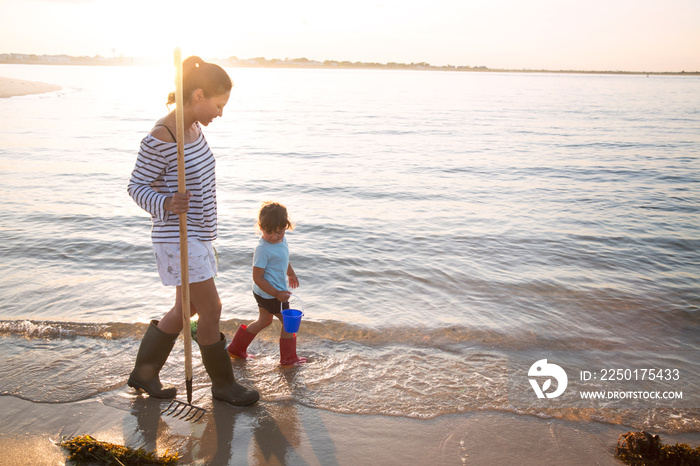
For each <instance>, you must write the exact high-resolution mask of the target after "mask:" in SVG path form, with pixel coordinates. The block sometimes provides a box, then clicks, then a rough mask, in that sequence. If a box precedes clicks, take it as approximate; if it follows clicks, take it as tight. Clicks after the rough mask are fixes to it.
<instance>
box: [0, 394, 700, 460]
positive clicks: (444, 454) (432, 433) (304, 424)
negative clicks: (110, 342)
mask: <svg viewBox="0 0 700 466" xmlns="http://www.w3.org/2000/svg"><path fill="white" fill-rule="evenodd" d="M166 406H167V402H165V401H159V400H156V399H152V398H148V397H143V396H141V395H138V394H136V393H135V392H134V391H132V390H131V389H129V388H128V387H123V388H119V389H117V390H114V391H111V392H106V393H103V394H102V395H100V396H99V397H95V398H91V399H88V400H83V401H80V402H74V403H64V404H42V403H32V402H29V401H24V400H21V399H18V398H15V397H11V396H4V397H0V413H2V414H0V425H2V428H0V452H1V454H0V464H8V465H9V464H12V465H30V464H31V465H56V464H65V460H66V456H67V454H66V453H65V451H64V450H63V449H61V448H60V447H58V446H56V445H55V444H54V443H53V441H56V440H60V439H61V438H62V437H64V436H65V437H68V438H71V437H74V436H79V435H85V434H88V435H91V436H92V437H94V438H96V439H98V440H102V441H107V442H112V443H118V444H122V445H127V446H130V447H133V448H139V447H142V448H144V449H146V450H148V451H155V450H157V451H158V452H159V453H160V454H163V453H164V452H165V451H166V450H169V452H170V453H173V452H177V453H178V454H179V455H181V460H180V464H212V465H227V464H231V465H238V464H292V465H293V464H309V465H324V466H327V465H333V464H338V465H345V464H347V465H350V464H377V465H393V464H396V465H399V464H415V465H429V464H455V465H456V464H475V465H488V464H522V465H529V464H532V465H535V464H537V465H542V464H552V465H554V464H557V465H616V464H617V465H619V464H623V463H622V462H621V461H619V460H617V459H615V458H614V456H613V454H614V449H615V445H616V442H617V438H618V436H619V435H620V434H622V433H625V432H627V431H629V430H630V429H629V428H626V427H625V426H620V425H612V424H602V423H591V422H588V423H580V422H573V421H563V420H557V419H541V418H536V417H529V416H518V415H514V414H509V413H499V412H472V413H465V414H455V415H445V416H440V417H438V418H436V419H430V420H416V419H409V418H402V417H390V416H370V415H367V416H365V415H347V414H338V413H332V412H329V411H325V410H320V409H315V408H311V407H306V406H302V405H299V404H296V403H291V402H261V403H259V404H258V405H256V406H254V407H250V408H236V407H232V406H229V405H228V404H226V403H221V402H217V401H215V402H214V403H213V407H212V408H211V409H210V410H209V411H208V412H207V413H206V415H205V416H204V417H203V418H202V420H201V421H199V422H197V423H191V422H185V421H182V420H178V419H174V418H171V417H168V416H163V415H161V414H160V411H161V409H163V408H165V407H166ZM699 436H700V434H697V433H694V434H687V435H679V436H674V437H671V436H664V435H662V436H661V439H662V441H664V442H666V443H675V442H676V441H681V442H690V443H692V442H697V441H698V437H699Z"/></svg>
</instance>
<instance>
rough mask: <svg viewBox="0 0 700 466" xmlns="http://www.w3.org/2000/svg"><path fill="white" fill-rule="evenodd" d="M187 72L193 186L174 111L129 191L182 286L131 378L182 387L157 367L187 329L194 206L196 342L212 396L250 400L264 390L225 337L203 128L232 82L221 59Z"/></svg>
mask: <svg viewBox="0 0 700 466" xmlns="http://www.w3.org/2000/svg"><path fill="white" fill-rule="evenodd" d="M182 75H183V76H182V79H183V95H184V105H183V111H184V120H185V132H184V144H185V168H186V174H187V193H186V194H180V193H178V185H177V143H176V141H175V134H176V133H177V132H176V125H175V112H174V111H173V112H171V113H169V114H168V115H166V116H165V117H163V118H161V119H160V120H158V122H157V123H156V125H155V126H154V127H153V129H152V130H151V132H150V134H148V135H147V136H146V137H145V138H144V139H143V141H141V148H140V150H139V153H138V158H137V159H136V166H135V168H134V171H133V172H132V174H131V180H130V181H129V186H128V191H129V195H130V196H131V197H132V198H133V199H134V201H136V203H137V204H138V205H139V206H140V207H141V208H143V209H144V210H146V211H147V212H149V213H150V214H151V216H152V221H153V228H152V230H151V239H152V241H153V250H154V252H155V256H156V263H157V266H158V272H159V274H160V277H161V280H162V282H163V285H166V286H174V287H176V293H175V305H174V306H173V308H172V309H170V311H168V312H167V313H166V314H165V316H163V318H162V319H161V320H160V321H157V320H153V321H151V323H150V325H149V326H148V329H147V330H146V334H145V335H144V337H143V340H142V341H141V346H140V347H139V351H138V354H137V356H136V362H135V364H134V370H133V371H132V372H131V375H130V376H129V381H128V384H129V386H130V387H134V388H137V389H141V390H145V391H146V392H148V394H149V395H150V396H153V397H156V398H172V397H174V396H175V394H176V390H175V388H163V386H162V385H161V382H160V379H159V376H158V374H159V372H160V369H161V368H162V367H163V364H165V361H166V360H167V359H168V356H169V355H170V351H171V350H172V348H173V345H174V344H175V340H176V339H177V336H178V335H179V334H180V331H182V303H181V295H180V285H181V283H180V244H179V232H180V230H179V226H178V225H179V218H178V217H179V214H181V213H185V212H187V238H188V251H189V254H188V261H189V281H190V303H191V311H190V312H191V315H195V314H199V322H198V329H197V343H198V344H199V348H200V351H201V353H202V361H203V362H204V367H205V368H206V370H207V373H208V374H209V377H210V378H211V384H212V385H211V391H212V395H213V397H214V398H217V399H221V400H224V401H227V402H228V403H231V404H234V405H249V404H253V403H255V402H256V401H258V399H259V398H260V395H259V393H258V392H257V391H255V390H250V389H248V388H246V387H243V386H242V385H239V384H238V383H236V381H235V380H234V377H233V370H232V367H231V360H230V358H229V357H228V354H227V352H226V340H225V339H224V335H223V334H221V333H220V332H219V319H220V317H221V300H220V299H219V294H218V292H217V290H216V285H215V284H214V276H215V275H216V269H217V263H216V259H215V253H214V248H213V246H212V242H213V241H214V240H215V239H216V237H217V215H216V176H215V171H214V166H215V160H214V154H213V153H212V151H211V149H209V146H208V144H207V141H206V139H204V134H203V133H202V128H201V125H204V126H207V125H208V124H209V123H211V122H212V120H214V118H216V117H220V116H221V115H222V113H223V109H224V106H225V105H226V103H227V102H228V99H229V96H230V94H231V87H232V83H231V79H230V78H229V76H228V74H226V72H225V71H224V70H223V69H222V68H221V67H220V66H218V65H215V64H212V63H207V62H205V61H204V60H202V59H201V58H199V57H189V58H187V59H186V60H185V61H183V63H182ZM172 103H175V95H174V93H171V94H170V96H169V97H168V105H170V104H172ZM178 105H180V103H179V102H178ZM187 331H189V329H187Z"/></svg>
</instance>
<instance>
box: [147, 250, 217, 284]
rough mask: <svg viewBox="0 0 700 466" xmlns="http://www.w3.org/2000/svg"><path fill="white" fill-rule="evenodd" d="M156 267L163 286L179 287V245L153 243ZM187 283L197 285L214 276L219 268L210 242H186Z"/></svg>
mask: <svg viewBox="0 0 700 466" xmlns="http://www.w3.org/2000/svg"><path fill="white" fill-rule="evenodd" d="M153 252H154V253H155V255H156V265H157V266H158V273H159V274H160V279H161V281H162V282H163V285H165V286H180V282H181V280H180V243H153ZM187 252H188V254H187V265H188V267H187V268H188V270H189V282H190V283H199V282H203V281H205V280H209V279H210V278H212V277H215V276H216V272H217V270H218V268H219V263H218V258H217V256H216V250H215V249H214V245H213V244H212V242H211V241H199V240H188V241H187Z"/></svg>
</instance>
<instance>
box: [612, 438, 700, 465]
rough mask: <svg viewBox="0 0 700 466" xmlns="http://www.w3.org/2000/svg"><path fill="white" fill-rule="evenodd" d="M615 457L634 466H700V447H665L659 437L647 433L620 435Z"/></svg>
mask: <svg viewBox="0 0 700 466" xmlns="http://www.w3.org/2000/svg"><path fill="white" fill-rule="evenodd" d="M615 456H616V457H618V458H619V459H621V460H622V461H624V462H625V463H628V464H631V465H634V466H700V447H696V448H693V447H691V446H688V445H687V444H685V443H676V444H675V445H664V444H663V443H661V440H660V439H659V436H658V435H651V434H650V433H648V432H645V431H642V432H632V431H630V432H627V433H626V434H622V435H620V438H619V439H618V440H617V450H616V451H615Z"/></svg>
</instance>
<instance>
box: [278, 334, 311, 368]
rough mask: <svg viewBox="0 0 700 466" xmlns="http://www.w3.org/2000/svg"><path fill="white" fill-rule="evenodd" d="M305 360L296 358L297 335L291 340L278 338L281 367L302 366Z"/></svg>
mask: <svg viewBox="0 0 700 466" xmlns="http://www.w3.org/2000/svg"><path fill="white" fill-rule="evenodd" d="M305 362H306V358H300V357H299V356H297V335H296V334H294V335H292V338H280V364H281V365H283V366H293V365H296V364H303V363H305Z"/></svg>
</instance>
